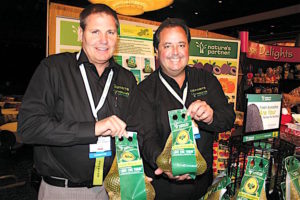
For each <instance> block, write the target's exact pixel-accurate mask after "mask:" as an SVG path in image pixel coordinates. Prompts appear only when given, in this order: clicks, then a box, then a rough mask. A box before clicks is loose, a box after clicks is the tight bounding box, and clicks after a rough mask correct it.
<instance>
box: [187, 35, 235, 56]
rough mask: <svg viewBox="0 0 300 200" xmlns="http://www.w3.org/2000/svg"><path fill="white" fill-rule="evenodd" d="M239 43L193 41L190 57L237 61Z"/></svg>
mask: <svg viewBox="0 0 300 200" xmlns="http://www.w3.org/2000/svg"><path fill="white" fill-rule="evenodd" d="M237 51H238V43H237V42H230V41H217V40H202V39H192V40H191V42H190V49H189V53H190V56H201V57H214V58H231V59H236V58H237V55H238V53H237Z"/></svg>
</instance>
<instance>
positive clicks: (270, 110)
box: [220, 94, 295, 200]
mask: <svg viewBox="0 0 300 200" xmlns="http://www.w3.org/2000/svg"><path fill="white" fill-rule="evenodd" d="M246 100H247V102H246V104H245V105H246V110H245V115H244V126H243V127H240V126H238V127H235V131H234V132H233V133H232V136H231V137H230V139H229V140H228V141H227V142H223V145H228V149H229V159H228V160H227V174H228V176H229V177H230V178H231V181H232V183H231V184H230V185H229V186H228V187H227V194H228V195H229V196H230V197H233V199H234V198H235V196H237V193H238V191H239V187H240V184H241V181H242V178H243V175H244V173H245V169H246V164H247V158H248V156H260V157H264V158H266V159H268V160H269V169H268V175H267V178H266V182H265V183H266V184H265V190H266V195H267V198H268V199H272V200H277V199H278V200H281V199H282V192H281V183H282V182H284V181H285V177H286V172H285V169H284V163H283V160H284V158H286V157H287V156H290V155H293V154H294V151H295V145H293V144H291V143H289V142H287V141H285V140H282V139H280V137H279V133H280V119H281V117H280V116H281V95H279V94H247V97H246ZM249 105H250V106H249ZM253 105H255V106H256V107H255V108H257V109H258V110H256V112H258V114H259V115H260V117H261V118H260V119H257V118H256V119H254V123H253V121H251V120H253V119H249V118H253V117H254V118H255V116H254V115H255V113H253ZM256 114H257V113H256ZM259 120H261V122H263V123H262V124H263V126H257V127H256V128H253V127H252V126H256V125H257V124H258V123H260V122H259ZM247 123H250V126H251V127H250V128H249V124H247ZM220 143H222V141H220Z"/></svg>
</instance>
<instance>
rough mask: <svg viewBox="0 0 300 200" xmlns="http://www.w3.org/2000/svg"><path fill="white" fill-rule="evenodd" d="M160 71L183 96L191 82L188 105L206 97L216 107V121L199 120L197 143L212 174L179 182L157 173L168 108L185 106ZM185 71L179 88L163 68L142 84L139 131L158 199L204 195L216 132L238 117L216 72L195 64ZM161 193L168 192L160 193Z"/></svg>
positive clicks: (139, 86) (214, 119) (140, 85)
mask: <svg viewBox="0 0 300 200" xmlns="http://www.w3.org/2000/svg"><path fill="white" fill-rule="evenodd" d="M159 71H160V73H161V74H162V76H163V77H164V78H165V80H166V81H167V82H168V83H169V84H170V86H171V87H172V88H173V89H174V90H175V92H176V93H178V95H179V96H180V97H181V98H182V96H183V89H184V87H185V85H186V82H188V93H187V99H186V102H185V106H186V108H188V107H189V105H190V104H191V103H192V102H194V101H196V100H202V101H206V103H207V104H208V105H209V106H210V107H211V108H212V109H213V111H214V113H213V122H212V123H211V124H210V125H208V124H206V123H204V122H199V121H196V123H197V125H198V127H199V131H200V135H201V138H200V139H197V140H196V143H197V147H198V149H199V151H200V153H201V154H202V155H203V157H204V159H205V160H206V162H207V168H208V173H209V174H204V175H201V176H197V178H196V180H195V182H193V181H187V182H189V183H187V184H179V183H174V182H170V181H168V179H165V178H163V177H157V176H155V175H154V170H155V169H156V168H157V165H156V159H157V157H158V156H159V155H160V153H161V152H162V150H163V148H164V146H165V144H166V141H167V139H168V137H169V135H170V132H171V129H170V124H169V119H168V111H169V110H174V109H182V108H183V105H182V104H181V103H180V102H179V101H178V100H177V99H176V98H175V97H174V96H173V95H172V94H171V93H170V92H169V91H168V89H167V88H166V87H165V86H164V84H163V83H162V81H161V80H160V78H159ZM185 74H186V78H185V82H184V84H183V86H182V88H179V86H178V84H177V83H176V81H175V80H174V79H172V78H170V77H168V76H167V75H166V74H164V73H163V71H162V70H161V68H159V69H158V70H156V71H155V72H153V73H152V74H151V75H150V76H149V77H147V78H146V79H145V80H144V81H143V82H141V83H140V84H139V85H138V93H139V95H140V103H141V108H142V113H143V117H142V118H141V119H140V123H143V131H142V132H141V134H140V135H139V137H140V145H141V152H142V155H143V158H144V161H145V172H146V174H147V175H148V176H150V177H152V178H153V179H154V180H153V182H152V184H153V185H154V187H155V189H156V190H157V194H158V196H157V198H158V199H165V198H168V199H194V198H196V199H197V198H200V197H201V193H202V192H204V193H205V191H206V189H207V187H208V186H209V184H210V183H211V182H210V181H211V180H210V178H209V177H212V161H213V152H212V147H213V140H214V133H218V132H223V131H227V130H230V129H231V128H232V127H233V123H234V119H235V113H234V110H233V106H232V105H231V104H228V101H227V98H226V97H225V94H224V92H223V90H222V87H221V84H220V83H219V81H218V80H217V78H216V77H215V76H214V75H212V74H211V73H209V72H206V71H204V70H200V69H197V68H191V67H186V68H185ZM210 173H211V174H210ZM202 177H203V178H202ZM191 182H192V183H191ZM183 183H184V182H183ZM160 191H162V192H160ZM164 191H165V192H164ZM161 194H163V195H165V196H160V195H161ZM193 195H194V196H193ZM199 195H200V196H199Z"/></svg>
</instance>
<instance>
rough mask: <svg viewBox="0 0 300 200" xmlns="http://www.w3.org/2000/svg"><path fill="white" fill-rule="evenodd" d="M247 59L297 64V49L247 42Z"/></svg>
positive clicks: (299, 58)
mask: <svg viewBox="0 0 300 200" xmlns="http://www.w3.org/2000/svg"><path fill="white" fill-rule="evenodd" d="M247 57H248V58H253V59H257V60H269V61H277V62H299V63H300V48H299V47H284V46H272V45H264V44H259V43H255V42H250V41H249V42H248V52H247Z"/></svg>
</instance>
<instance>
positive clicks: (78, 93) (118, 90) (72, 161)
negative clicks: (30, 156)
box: [18, 50, 136, 182]
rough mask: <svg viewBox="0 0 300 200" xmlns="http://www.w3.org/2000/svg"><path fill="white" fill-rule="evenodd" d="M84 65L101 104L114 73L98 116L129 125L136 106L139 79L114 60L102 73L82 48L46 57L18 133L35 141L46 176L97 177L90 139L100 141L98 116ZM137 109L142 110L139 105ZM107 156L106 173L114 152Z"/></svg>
mask: <svg viewBox="0 0 300 200" xmlns="http://www.w3.org/2000/svg"><path fill="white" fill-rule="evenodd" d="M82 63H83V64H84V67H85V70H86V74H87V77H88V81H89V85H90V88H91V92H92V95H93V99H94V102H95V104H96V105H95V106H97V104H98V102H99V99H100V97H101V95H102V92H103V89H104V86H105V83H106V80H107V77H108V73H109V71H110V70H111V69H112V70H113V72H114V74H113V79H112V82H111V85H110V89H109V92H108V95H107V98H106V100H105V103H104V105H103V107H102V108H101V109H100V110H99V111H98V113H97V114H98V119H99V120H101V119H104V118H106V117H108V116H111V115H116V116H118V117H119V118H121V119H122V120H123V121H125V122H126V123H127V125H128V129H132V130H134V129H135V126H134V124H133V123H131V122H130V118H131V117H130V114H131V113H133V112H131V111H130V109H132V108H133V106H135V104H136V103H134V101H133V100H134V99H136V98H134V97H133V93H134V91H135V90H136V79H135V78H134V76H133V74H132V73H131V72H129V71H127V70H126V69H124V68H122V67H121V66H119V65H118V64H116V63H115V62H114V61H113V60H110V64H109V66H108V67H107V68H106V69H105V70H104V72H103V74H102V75H101V76H99V75H98V73H97V70H96V68H95V66H94V65H93V64H91V63H89V62H88V58H87V56H86V54H85V52H84V51H83V50H82V51H81V53H80V56H79V59H78V60H77V59H76V53H62V54H57V55H53V56H49V57H48V58H46V59H44V60H43V61H42V62H41V64H40V65H39V66H38V68H37V69H36V71H35V73H34V75H33V77H32V79H31V81H30V83H29V86H28V88H27V91H26V93H25V95H24V98H23V101H22V105H21V109H20V113H19V120H18V133H19V134H20V136H21V138H22V140H23V142H24V143H28V144H34V145H35V147H34V161H35V167H36V168H37V171H38V172H39V173H40V174H41V175H43V176H55V177H61V178H66V179H69V180H71V181H72V182H83V181H91V180H93V172H94V164H95V159H89V144H91V143H96V142H97V137H96V136H95V119H94V117H93V114H92V110H91V107H90V103H89V100H88V96H87V92H86V89H85V86H84V82H83V78H82V76H81V73H80V69H79V65H80V64H82ZM135 110H136V109H135ZM111 146H112V150H113V156H111V157H106V158H105V164H104V177H105V175H106V174H107V173H108V171H109V169H110V166H111V163H112V161H113V157H114V151H115V148H114V140H112V142H111Z"/></svg>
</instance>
